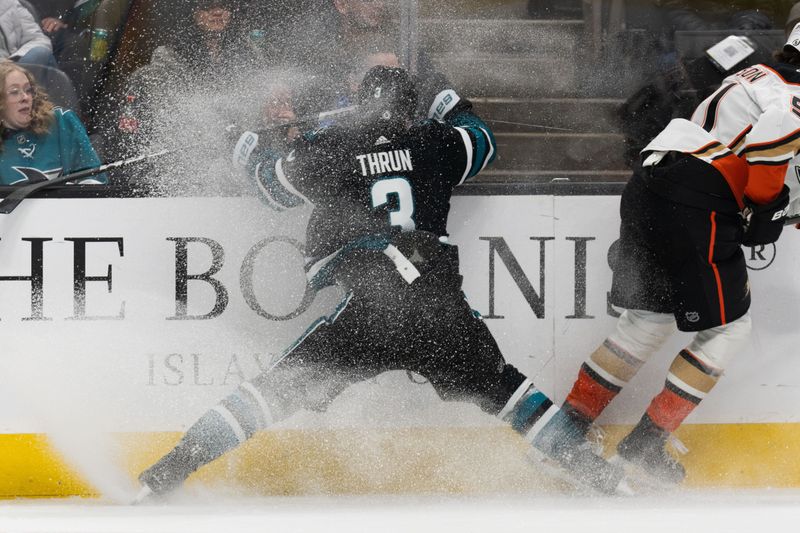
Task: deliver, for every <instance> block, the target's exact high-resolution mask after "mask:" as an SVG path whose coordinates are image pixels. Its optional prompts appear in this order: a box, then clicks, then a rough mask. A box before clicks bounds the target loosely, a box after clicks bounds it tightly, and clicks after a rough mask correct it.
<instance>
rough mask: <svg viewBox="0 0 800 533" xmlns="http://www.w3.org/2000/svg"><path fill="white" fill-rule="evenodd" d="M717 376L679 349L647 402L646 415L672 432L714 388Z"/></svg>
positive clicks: (714, 370)
mask: <svg viewBox="0 0 800 533" xmlns="http://www.w3.org/2000/svg"><path fill="white" fill-rule="evenodd" d="M721 374H722V371H721V370H719V369H717V368H714V367H711V366H709V365H708V364H707V363H704V362H703V361H701V360H700V359H699V358H698V357H697V356H696V355H694V354H693V353H692V352H690V351H689V350H681V352H680V353H679V354H678V356H677V357H676V358H675V360H674V361H673V362H672V365H671V366H670V367H669V374H667V380H666V383H665V384H664V389H663V390H662V391H661V392H660V393H659V394H658V395H657V396H656V397H655V398H653V400H652V401H651V402H650V406H649V407H648V408H647V416H649V417H650V419H651V420H652V421H653V423H654V424H655V425H656V426H658V427H660V428H662V429H663V430H665V431H668V432H669V433H672V432H673V431H675V430H676V429H677V428H678V426H680V425H681V423H682V422H683V421H684V419H686V417H687V416H689V413H691V412H692V411H693V410H694V408H695V407H697V405H698V404H699V403H700V402H701V401H703V398H705V397H706V395H707V394H708V393H709V392H710V391H711V389H713V388H714V385H716V384H717V381H718V380H719V377H720V375H721Z"/></svg>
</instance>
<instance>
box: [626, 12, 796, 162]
mask: <svg viewBox="0 0 800 533" xmlns="http://www.w3.org/2000/svg"><path fill="white" fill-rule="evenodd" d="M665 4H672V3H671V2H665ZM715 12H716V11H712V13H715ZM682 17H684V18H682ZM674 20H682V25H681V26H680V27H681V28H684V29H689V28H694V29H697V30H702V29H709V25H708V24H706V23H705V22H702V19H701V18H700V16H699V15H698V14H697V13H694V12H693V11H689V10H683V11H681V15H680V16H678V17H677V19H674ZM728 20H729V23H728V24H727V25H726V26H725V29H726V30H730V32H731V33H730V34H731V35H735V34H737V32H747V31H753V30H766V29H770V28H771V27H772V22H771V20H770V19H769V18H768V17H767V16H766V15H765V14H764V13H762V12H760V11H757V10H743V11H738V12H736V13H734V14H733V15H732V16H730V17H729V18H728ZM747 42H748V45H750V46H751V47H752V48H753V52H752V53H751V54H750V55H749V56H747V57H745V58H744V59H742V60H741V61H739V62H737V63H736V64H735V65H733V66H730V67H729V68H727V69H724V68H722V67H720V66H719V65H718V64H716V63H715V62H714V61H712V60H711V59H710V57H709V56H708V54H706V53H704V54H703V55H701V56H699V57H679V56H677V55H675V56H674V57H672V58H671V59H669V60H663V58H662V61H661V65H660V66H661V68H660V69H658V70H656V72H655V73H654V74H653V75H652V76H651V77H650V79H649V80H648V81H647V82H646V83H645V85H644V86H643V87H642V88H640V89H639V90H637V91H636V92H635V93H634V94H633V95H632V96H631V97H629V98H628V99H627V100H626V101H625V103H624V104H623V105H622V107H621V108H620V112H619V118H620V127H621V130H622V132H623V135H624V150H625V153H624V156H625V159H626V161H627V162H628V164H629V166H631V167H633V166H634V165H636V164H637V162H638V161H639V152H640V150H641V149H642V148H644V146H645V145H647V143H648V142H650V140H651V139H652V138H653V137H654V136H655V135H656V134H658V133H659V132H660V131H661V130H662V129H664V127H665V126H666V125H667V124H668V123H669V121H670V120H672V119H673V118H688V117H689V116H690V115H691V113H692V111H693V110H694V109H695V108H696V107H697V105H698V104H699V103H700V102H702V101H703V100H704V99H705V98H706V97H707V96H708V95H710V94H711V93H712V92H714V91H715V90H716V89H717V88H718V87H719V84H720V83H721V82H722V80H723V79H724V78H725V77H726V76H728V75H729V74H732V73H733V72H736V71H738V70H740V69H742V68H744V67H746V66H748V65H751V64H755V63H771V62H772V54H773V49H772V48H770V47H769V46H767V45H766V44H765V43H764V42H760V41H759V40H756V39H749V40H748V41H747ZM766 42H767V43H768V42H769V41H766ZM776 44H782V43H777V42H776Z"/></svg>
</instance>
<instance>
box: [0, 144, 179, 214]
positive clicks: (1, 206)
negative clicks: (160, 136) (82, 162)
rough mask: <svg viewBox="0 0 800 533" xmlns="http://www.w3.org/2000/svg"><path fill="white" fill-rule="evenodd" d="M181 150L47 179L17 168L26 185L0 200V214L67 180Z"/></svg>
mask: <svg viewBox="0 0 800 533" xmlns="http://www.w3.org/2000/svg"><path fill="white" fill-rule="evenodd" d="M183 150H185V148H182V149H175V150H161V151H159V152H153V153H151V154H145V155H139V156H136V157H131V158H129V159H121V160H119V161H114V162H113V163H108V164H106V165H101V166H99V167H95V168H87V169H86V170H80V171H78V172H73V173H71V174H66V175H64V176H59V177H57V178H53V179H48V178H47V175H45V174H44V173H43V172H41V171H40V170H37V169H35V168H20V169H18V170H19V171H20V172H22V173H23V174H24V175H25V177H26V178H28V181H29V183H28V184H27V185H21V186H19V187H17V188H15V189H14V190H13V191H11V194H9V195H8V196H6V197H5V198H3V199H2V200H0V214H3V215H7V214H9V213H11V212H12V211H14V209H16V208H17V206H18V205H19V204H21V203H22V201H23V200H25V199H26V198H28V197H29V196H31V195H33V194H35V193H37V192H39V191H40V190H42V189H46V188H48V187H52V186H53V185H61V184H64V183H66V182H68V181H74V180H80V179H84V178H89V177H91V176H96V175H98V174H102V173H103V172H106V171H108V170H114V169H118V168H122V167H126V166H128V165H133V164H135V163H140V162H142V161H147V160H150V159H155V158H157V157H161V156H164V155H167V154H172V153H175V152H180V151H183Z"/></svg>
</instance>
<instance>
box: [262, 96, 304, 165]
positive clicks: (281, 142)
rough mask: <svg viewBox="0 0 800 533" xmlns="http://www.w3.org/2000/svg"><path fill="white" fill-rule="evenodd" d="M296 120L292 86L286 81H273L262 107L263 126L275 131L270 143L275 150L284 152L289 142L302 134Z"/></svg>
mask: <svg viewBox="0 0 800 533" xmlns="http://www.w3.org/2000/svg"><path fill="white" fill-rule="evenodd" d="M296 120H297V115H296V114H295V111H294V95H293V94H292V88H291V87H290V86H289V85H288V84H287V83H284V82H280V81H279V82H275V83H273V84H272V85H271V86H269V87H268V91H267V98H266V101H265V102H264V105H263V107H262V108H261V127H262V128H268V129H269V130H270V131H272V132H274V133H273V138H274V142H272V143H270V144H269V145H270V146H273V147H274V149H275V151H277V152H279V153H283V152H284V150H285V148H286V147H287V146H288V145H289V143H290V142H291V141H293V140H294V139H295V138H297V136H298V135H300V129H299V128H298V124H297V123H296V122H295V121H296Z"/></svg>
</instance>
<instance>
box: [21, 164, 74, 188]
mask: <svg viewBox="0 0 800 533" xmlns="http://www.w3.org/2000/svg"><path fill="white" fill-rule="evenodd" d="M11 168H13V169H14V170H15V171H16V172H19V173H20V174H22V177H21V178H20V179H18V180H17V181H14V182H12V183H11V185H16V184H18V183H22V182H24V181H27V182H29V183H38V182H40V181H47V180H51V179H53V178H57V177H59V176H60V175H61V170H62V169H61V168H52V169H50V170H44V171H42V170H39V169H38V168H31V167H11Z"/></svg>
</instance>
